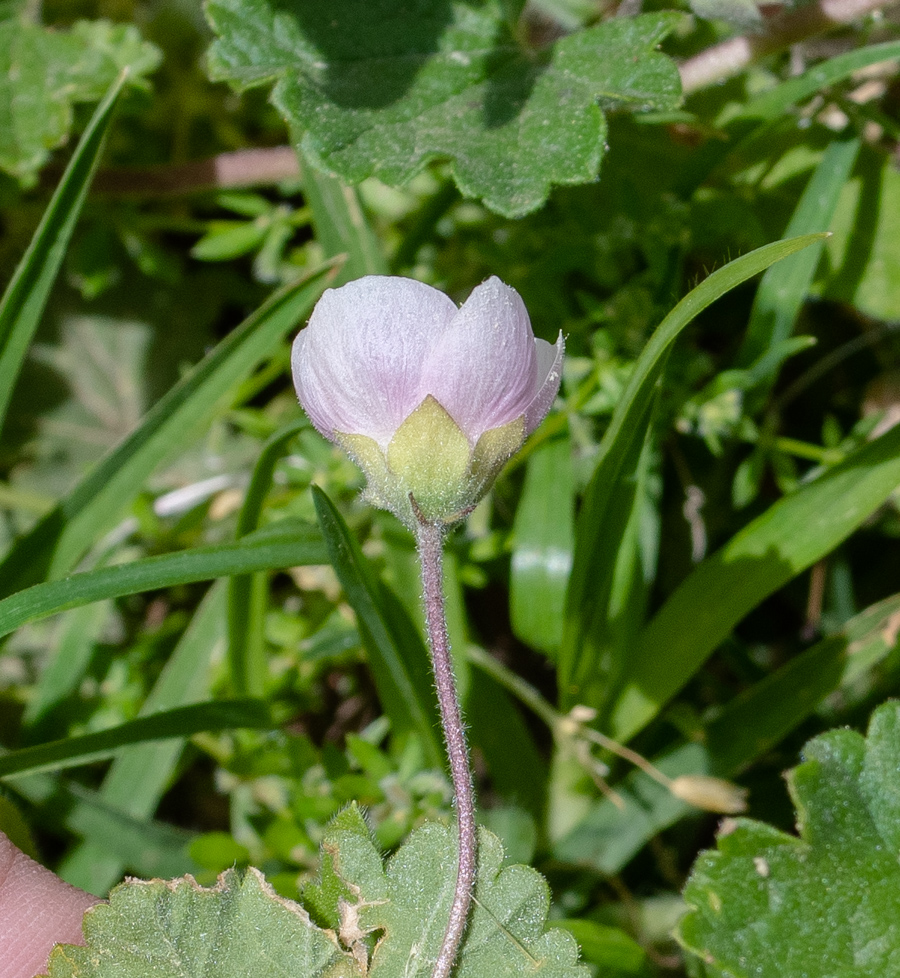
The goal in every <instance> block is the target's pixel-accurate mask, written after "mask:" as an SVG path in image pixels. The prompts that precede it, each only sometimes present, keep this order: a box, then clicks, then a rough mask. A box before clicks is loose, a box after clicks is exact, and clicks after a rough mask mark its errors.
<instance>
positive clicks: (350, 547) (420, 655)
mask: <svg viewBox="0 0 900 978" xmlns="http://www.w3.org/2000/svg"><path fill="white" fill-rule="evenodd" d="M312 492H313V500H314V502H315V505H316V513H317V515H318V517H319V525H320V526H321V528H322V535H323V536H324V538H325V544H326V546H327V547H328V551H329V554H330V558H331V560H330V562H331V565H332V567H334V570H335V573H336V574H337V576H338V580H339V581H340V582H341V586H342V587H343V589H344V593H345V594H346V596H347V601H348V602H349V603H350V606H351V607H352V608H353V610H354V611H355V612H356V617H357V623H358V626H359V631H360V635H361V636H362V639H363V642H364V644H365V646H366V651H367V652H368V654H369V661H370V664H371V668H372V677H373V679H374V680H375V685H376V686H377V688H378V695H379V697H380V699H381V705H382V706H383V707H384V711H385V713H386V714H387V715H388V717H390V720H391V725H392V727H393V730H394V733H395V735H397V736H399V737H405V736H409V735H410V734H411V735H413V736H416V737H418V738H420V739H421V741H422V743H423V745H424V747H425V752H426V756H427V757H428V760H429V762H430V763H431V764H434V765H436V766H443V764H444V753H443V750H442V749H441V744H440V741H439V740H438V738H437V735H436V733H435V731H436V729H437V711H436V704H435V699H434V695H433V690H432V680H431V670H430V669H429V665H428V652H427V651H426V649H425V644H424V642H423V641H422V639H421V637H420V636H419V634H418V632H417V631H416V628H415V626H414V625H413V623H412V622H411V621H410V619H409V615H408V614H407V613H406V609H405V608H404V607H403V606H402V604H401V603H400V601H399V599H397V598H396V597H394V596H393V595H392V594H391V592H390V591H388V589H387V588H385V587H383V586H382V585H380V582H378V581H377V580H375V579H374V577H373V575H372V572H371V569H370V568H369V566H368V562H367V561H366V559H365V557H363V555H362V551H361V550H360V549H359V544H357V542H356V540H354V539H353V537H352V535H351V534H350V531H349V530H348V529H347V524H346V523H345V522H344V520H343V519H342V517H341V514H340V513H339V512H338V511H337V509H335V507H334V504H333V503H332V502H331V500H330V499H329V498H328V497H327V496H326V495H325V493H324V492H322V490H321V489H319V488H318V487H317V486H313V487H312Z"/></svg>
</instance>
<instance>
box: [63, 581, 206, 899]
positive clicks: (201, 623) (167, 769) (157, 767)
mask: <svg viewBox="0 0 900 978" xmlns="http://www.w3.org/2000/svg"><path fill="white" fill-rule="evenodd" d="M224 633H225V588H224V586H223V583H222V582H219V583H217V584H215V585H213V587H211V588H210V590H209V592H208V594H207V595H206V597H205V598H204V599H203V601H202V602H201V604H200V607H199V608H198V610H197V612H196V614H195V615H194V617H193V619H192V620H191V623H190V625H188V627H187V629H186V630H185V632H184V634H183V635H182V636H181V639H180V640H179V642H178V644H177V645H176V646H175V649H174V651H173V652H172V654H171V655H170V656H169V659H168V661H167V662H166V664H165V666H164V667H163V670H162V672H161V673H160V676H159V678H158V679H157V680H156V683H155V684H154V686H153V689H152V690H151V691H150V695H149V696H148V697H147V699H146V700H145V701H144V705H143V706H142V707H141V713H140V715H141V716H142V717H143V716H151V715H153V714H157V713H161V712H164V711H166V710H173V709H176V708H178V707H181V706H186V705H187V704H189V703H195V702H199V701H200V700H202V699H203V698H204V697H206V696H208V694H209V671H210V660H211V658H212V656H213V653H214V652H216V650H217V649H220V648H221V645H222V643H223V641H224ZM185 743H186V740H185V738H184V737H173V738H169V739H167V740H160V741H148V742H146V743H142V744H134V745H131V746H128V747H123V748H122V749H121V750H120V751H119V752H117V754H116V756H115V758H114V759H113V762H112V764H111V765H110V767H109V771H107V773H106V777H104V779H103V784H102V785H101V786H100V789H99V791H98V792H97V797H98V798H99V799H100V800H101V801H102V802H104V803H105V804H107V805H109V806H110V807H111V808H113V809H115V810H117V811H120V812H124V813H126V814H128V815H130V816H132V817H134V818H136V819H149V818H150V816H151V815H153V813H154V812H155V811H156V809H157V806H158V805H159V801H160V799H161V798H162V796H163V793H164V792H165V791H166V790H167V789H168V787H169V785H170V781H171V778H172V775H173V772H174V771H175V768H176V765H177V764H178V759H179V758H180V757H181V754H182V751H183V750H184V745H185ZM126 868H127V866H126V864H125V862H123V860H122V858H121V856H120V855H119V854H118V853H116V852H111V851H110V849H109V846H108V845H106V841H105V839H104V838H103V837H101V838H99V839H90V838H87V839H85V841H84V842H83V843H82V844H81V845H80V846H77V847H76V848H75V849H74V850H73V851H72V852H70V853H69V854H68V855H67V856H66V858H65V859H64V860H63V861H62V863H61V865H60V867H59V869H58V872H59V874H60V876H62V877H63V879H65V880H66V881H67V882H69V883H71V884H72V885H73V886H78V887H80V888H81V889H83V890H87V891H88V892H89V893H96V894H103V895H105V894H106V893H107V892H108V891H109V888H110V887H111V886H112V885H113V884H114V883H116V882H118V881H119V880H120V879H121V878H122V874H123V872H124V871H125V869H126ZM186 872H190V865H189V860H187V859H185V861H184V862H183V863H182V865H181V866H180V867H176V868H175V869H174V870H173V872H172V873H171V874H170V875H173V876H175V875H178V873H186Z"/></svg>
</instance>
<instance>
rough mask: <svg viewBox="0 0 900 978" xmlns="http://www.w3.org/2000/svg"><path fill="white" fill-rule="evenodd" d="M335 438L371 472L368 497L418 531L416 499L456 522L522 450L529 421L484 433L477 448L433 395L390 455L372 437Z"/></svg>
mask: <svg viewBox="0 0 900 978" xmlns="http://www.w3.org/2000/svg"><path fill="white" fill-rule="evenodd" d="M334 438H335V441H336V442H337V443H338V444H339V445H340V446H341V448H343V449H344V451H345V452H347V454H348V455H349V456H350V457H351V458H352V459H353V460H354V462H356V464H357V465H358V466H359V467H360V468H361V469H362V470H363V472H364V473H365V476H366V480H367V485H366V490H365V493H364V495H365V498H366V499H367V500H368V501H369V502H370V503H372V504H373V505H374V506H379V507H381V508H382V509H389V510H391V512H393V513H394V514H395V515H396V516H397V517H398V518H399V519H400V520H402V521H403V522H404V523H405V524H406V525H407V526H408V527H409V528H410V529H414V528H415V525H416V514H415V511H414V510H413V506H412V503H411V502H410V495H411V496H412V497H413V498H414V499H415V502H416V506H418V508H419V511H420V512H421V513H422V515H423V516H424V517H425V519H427V520H429V521H434V522H437V523H446V524H451V523H456V522H457V521H458V520H460V519H462V518H463V517H464V516H465V514H466V513H467V512H469V510H471V508H472V507H473V506H474V505H475V504H476V503H477V502H478V501H479V500H480V499H481V498H482V496H484V494H485V493H486V492H487V491H488V490H489V489H490V487H491V485H492V484H493V482H494V479H496V478H497V475H498V473H499V472H500V470H501V469H502V468H503V466H504V464H505V463H506V462H507V460H508V459H509V458H510V456H511V455H513V454H515V452H516V451H518V449H519V448H520V447H521V445H522V442H523V441H524V440H525V419H524V417H519V418H516V419H514V420H513V421H510V422H509V423H508V424H505V425H501V426H500V427H498V428H492V429H490V430H489V431H486V432H484V434H483V435H482V436H481V437H480V438H479V439H478V442H477V444H476V445H475V448H474V450H473V449H472V446H471V445H470V443H469V440H468V438H466V436H465V434H464V433H463V431H462V429H461V428H460V427H459V425H458V424H457V423H456V422H455V421H454V420H453V418H451V417H450V415H449V414H448V413H447V411H446V410H445V409H444V408H443V407H442V406H441V405H440V404H439V403H438V401H437V400H435V398H433V397H432V396H431V395H430V394H429V395H428V396H427V397H426V398H425V400H423V401H422V403H421V404H420V405H419V406H418V407H417V408H416V409H415V410H414V411H413V412H412V413H411V414H410V415H409V417H408V418H407V419H406V420H405V421H404V422H403V424H401V425H400V427H399V428H398V429H397V430H396V431H395V432H394V436H393V438H392V439H391V441H390V444H389V445H388V447H387V452H385V451H384V450H383V449H382V448H381V446H380V445H379V444H378V443H377V442H376V441H375V440H374V439H373V438H369V437H368V436H367V435H354V434H344V433H343V432H335V435H334Z"/></svg>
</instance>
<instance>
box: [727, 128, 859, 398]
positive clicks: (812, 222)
mask: <svg viewBox="0 0 900 978" xmlns="http://www.w3.org/2000/svg"><path fill="white" fill-rule="evenodd" d="M859 146H860V141H859V140H858V139H838V140H835V141H834V142H833V143H831V144H830V146H829V147H828V148H827V149H826V150H825V152H824V154H823V155H822V159H821V160H820V161H819V165H818V166H817V167H816V170H815V172H814V173H813V175H812V177H811V178H810V180H809V183H808V184H807V185H806V189H805V190H804V191H803V196H802V197H801V198H800V202H799V203H798V204H797V208H796V210H795V211H794V213H793V215H792V216H791V220H790V222H789V224H788V226H787V230H786V231H785V237H788V238H791V237H794V236H796V235H798V234H809V233H812V232H815V231H827V230H828V225H829V224H830V223H831V219H832V218H833V217H834V212H835V209H836V208H837V203H838V199H839V197H840V194H841V190H842V189H843V187H844V184H846V182H847V180H848V178H849V176H850V171H851V170H852V169H853V164H854V162H855V161H856V157H857V154H858V153H859ZM824 247H825V242H824V241H818V242H816V243H815V244H814V245H812V246H811V247H809V248H807V249H806V250H805V251H802V252H800V254H797V255H792V256H791V257H790V258H787V259H785V260H784V261H782V262H779V263H778V264H777V265H773V266H772V267H771V268H769V269H767V270H766V272H765V274H764V275H763V277H762V281H761V282H760V283H759V288H758V289H757V290H756V298H755V299H754V301H753V311H752V312H751V313H750V323H749V325H748V326H747V333H746V335H745V336H744V342H743V343H742V345H741V350H740V353H739V354H738V363H739V365H742V366H749V365H750V364H751V363H753V361H754V360H757V359H758V358H759V357H761V356H763V355H764V354H765V353H766V352H767V351H769V350H771V349H772V348H773V347H775V346H777V345H778V344H780V343H783V342H784V341H785V340H786V339H787V338H788V337H789V336H790V335H791V333H792V332H793V329H794V323H795V322H796V319H797V316H798V314H799V313H800V308H801V306H802V305H803V303H804V302H805V301H806V298H807V295H808V294H809V286H810V284H811V283H812V280H813V276H814V275H815V273H816V267H817V266H818V264H819V259H820V258H821V256H822V249H823V248H824ZM773 381H774V377H773V378H771V380H770V381H769V383H771V382H773Z"/></svg>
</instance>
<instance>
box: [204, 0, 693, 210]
mask: <svg viewBox="0 0 900 978" xmlns="http://www.w3.org/2000/svg"><path fill="white" fill-rule="evenodd" d="M206 10H207V16H208V17H209V21H210V23H211V25H212V28H213V30H214V31H215V32H216V34H217V35H218V38H219V39H218V40H217V41H216V42H215V43H214V44H213V45H212V47H211V49H210V51H209V70H210V75H211V77H212V78H214V79H221V80H227V81H230V82H231V83H232V84H233V85H235V87H237V88H239V89H243V88H248V87H250V86H253V85H259V84H263V83H266V82H272V81H274V82H275V87H274V90H273V92H272V101H273V102H274V104H275V106H276V107H277V108H278V109H279V111H280V112H281V113H282V115H283V116H284V117H285V118H286V119H287V121H288V124H289V126H290V128H291V132H292V135H293V139H294V141H295V143H296V145H297V148H298V151H299V152H300V153H301V154H302V155H303V157H304V158H305V159H307V160H311V161H312V162H313V163H315V165H316V166H318V167H319V168H320V169H323V170H325V171H326V172H329V173H333V174H336V175H338V176H340V177H342V178H343V179H344V180H346V181H349V182H350V183H357V182H359V181H360V180H363V179H365V178H366V177H370V176H377V177H378V178H380V179H381V180H383V181H384V182H385V183H388V184H393V185H397V184H402V183H405V182H406V181H407V180H409V179H410V178H411V177H413V176H414V175H415V174H416V173H418V172H419V171H420V170H421V169H422V168H423V167H424V166H425V165H426V164H427V163H429V162H430V161H432V160H449V161H450V168H451V170H452V172H453V175H454V177H455V179H456V182H457V184H458V185H459V188H460V190H461V191H462V192H463V193H464V194H466V195H467V196H470V197H478V198H481V199H482V200H483V201H484V202H485V204H487V206H488V207H490V208H492V209H493V210H495V211H497V212H498V213H500V214H503V215H505V216H507V217H518V216H521V215H522V214H527V213H528V212H529V211H533V210H535V209H536V208H537V207H539V206H540V205H541V204H542V203H543V202H544V201H545V200H546V198H547V194H548V193H549V191H550V188H551V186H553V185H554V184H575V183H587V182H590V181H592V180H594V179H596V176H597V172H598V169H599V167H600V162H601V159H602V157H603V153H604V150H605V147H604V140H605V138H606V120H605V117H604V114H603V111H602V109H601V106H603V107H606V108H611V107H616V108H627V109H630V110H644V109H670V108H673V107H674V106H676V105H677V104H678V102H679V100H680V95H681V86H680V81H679V77H678V71H677V69H676V67H675V65H674V63H673V62H672V61H671V60H670V59H669V58H667V57H665V56H663V55H661V54H659V53H657V52H656V50H655V48H656V45H657V44H659V42H660V41H661V40H662V39H663V38H664V37H665V36H666V35H667V34H668V33H669V32H670V31H671V30H672V29H673V27H674V26H675V25H676V24H677V23H678V19H679V17H678V15H676V14H671V13H669V14H652V15H651V14H648V15H646V16H640V17H635V18H625V17H623V18H615V19H612V20H609V21H607V22H605V23H602V24H598V25H596V26H593V27H589V28H587V29H586V30H582V31H578V32H576V33H574V34H570V35H568V36H566V37H562V38H560V39H559V40H557V41H555V42H553V43H551V44H548V45H547V46H544V47H541V48H536V47H530V46H529V45H528V44H526V43H525V42H524V41H523V40H522V39H520V38H518V37H514V36H513V34H512V33H511V32H510V27H509V22H508V19H507V12H506V10H505V7H504V4H503V3H502V2H500V0H487V2H484V0H482V2H475V0H461V2H456V3H433V2H431V0H417V2H413V3H404V4H398V3H396V0H329V2H328V3H322V2H321V0H289V2H285V0H209V2H208V3H207V7H206Z"/></svg>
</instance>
